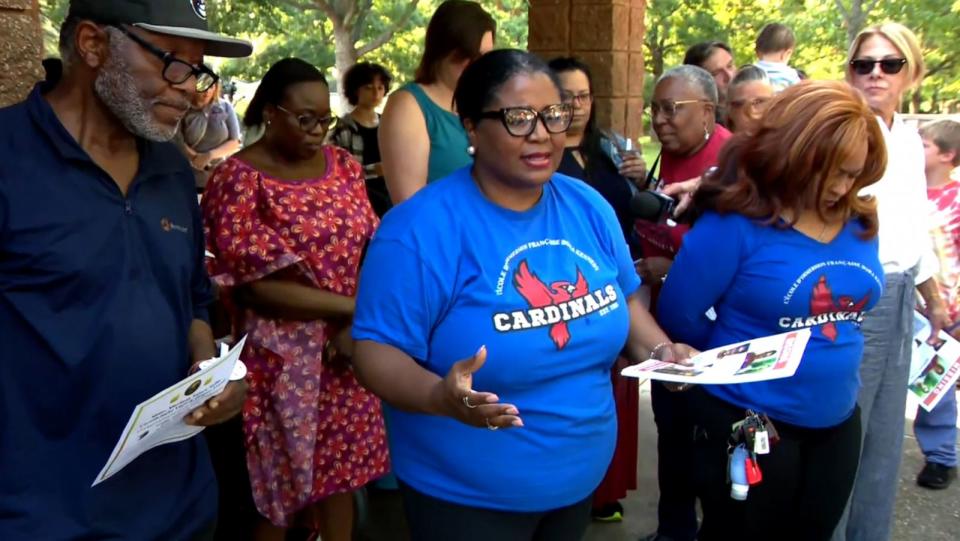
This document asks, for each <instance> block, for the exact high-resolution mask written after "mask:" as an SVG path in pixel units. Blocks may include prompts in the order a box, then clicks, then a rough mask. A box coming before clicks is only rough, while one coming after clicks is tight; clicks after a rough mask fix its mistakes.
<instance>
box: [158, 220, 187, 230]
mask: <svg viewBox="0 0 960 541" xmlns="http://www.w3.org/2000/svg"><path fill="white" fill-rule="evenodd" d="M160 229H163V231H164V232H165V233H170V232H171V231H176V232H178V233H189V232H190V230H189V229H187V228H186V227H183V226H182V225H177V224H175V223H173V222H171V221H170V219H169V218H160Z"/></svg>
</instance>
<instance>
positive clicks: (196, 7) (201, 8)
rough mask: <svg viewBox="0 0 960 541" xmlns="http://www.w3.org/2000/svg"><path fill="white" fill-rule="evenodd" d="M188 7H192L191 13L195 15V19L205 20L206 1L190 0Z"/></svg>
mask: <svg viewBox="0 0 960 541" xmlns="http://www.w3.org/2000/svg"><path fill="white" fill-rule="evenodd" d="M190 5H191V6H193V12H194V13H196V14H197V17H200V18H201V19H203V20H207V2H206V0H190Z"/></svg>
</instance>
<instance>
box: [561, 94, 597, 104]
mask: <svg viewBox="0 0 960 541" xmlns="http://www.w3.org/2000/svg"><path fill="white" fill-rule="evenodd" d="M562 97H563V103H571V104H576V105H583V104H586V103H593V94H591V93H589V92H583V93H580V94H573V93H571V92H563V93H562Z"/></svg>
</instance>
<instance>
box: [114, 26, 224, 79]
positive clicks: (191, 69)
mask: <svg viewBox="0 0 960 541" xmlns="http://www.w3.org/2000/svg"><path fill="white" fill-rule="evenodd" d="M114 28H116V29H117V30H120V31H121V32H123V33H124V34H126V36H127V37H128V38H130V39H132V40H133V41H134V42H135V43H136V44H137V45H139V46H141V47H143V48H144V49H146V50H147V51H148V52H150V53H151V54H153V55H154V56H156V57H157V58H159V59H160V60H162V61H163V80H165V81H166V82H168V83H170V84H174V85H179V84H182V83H184V82H186V81H187V79H189V78H191V77H196V80H197V92H198V93H201V94H202V93H204V92H206V91H207V90H210V89H211V88H213V85H215V84H217V81H219V80H220V76H219V75H217V74H216V73H214V72H213V70H211V69H210V68H208V67H207V66H205V65H203V64H200V65H199V66H194V65H193V64H191V63H189V62H186V61H183V60H180V59H179V58H177V57H176V56H173V53H171V52H169V51H164V50H163V49H161V48H159V47H157V46H156V45H154V44H152V43H150V42H149V41H147V40H145V39H143V38H141V37H140V36H138V35H136V34H134V33H133V32H131V31H130V30H129V29H127V28H126V27H124V26H114Z"/></svg>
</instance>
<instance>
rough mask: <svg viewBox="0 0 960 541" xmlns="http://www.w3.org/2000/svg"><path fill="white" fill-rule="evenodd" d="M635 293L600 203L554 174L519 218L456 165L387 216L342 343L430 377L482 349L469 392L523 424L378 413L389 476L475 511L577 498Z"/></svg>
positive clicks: (610, 428)
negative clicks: (401, 357) (388, 349)
mask: <svg viewBox="0 0 960 541" xmlns="http://www.w3.org/2000/svg"><path fill="white" fill-rule="evenodd" d="M639 285H640V280H639V278H638V277H637V274H636V272H635V271H634V269H633V264H632V262H631V260H630V257H629V254H628V252H627V246H626V243H625V242H624V240H623V235H622V234H621V233H620V226H619V225H618V223H617V219H616V215H615V214H614V212H613V210H612V209H611V208H610V205H609V204H607V203H606V202H605V201H604V200H603V198H602V197H601V196H600V194H598V193H597V192H596V191H595V190H593V188H590V187H589V186H587V185H585V184H584V183H582V182H580V181H578V180H575V179H572V178H570V177H566V176H563V175H559V174H556V175H554V176H553V178H552V179H551V180H550V182H548V183H547V184H546V185H545V187H544V191H543V196H542V198H541V200H540V201H539V202H538V203H537V204H536V205H535V206H534V207H533V208H532V209H530V210H528V211H525V212H515V211H511V210H508V209H504V208H502V207H499V206H497V205H495V204H493V203H492V202H490V201H489V200H487V199H486V198H485V197H484V196H483V195H482V193H481V192H480V190H479V189H478V187H477V186H476V184H475V183H474V182H473V180H472V178H471V175H470V170H469V169H467V168H464V169H460V170H458V171H457V172H455V173H454V174H452V175H451V176H449V177H447V178H446V179H444V181H443V182H437V183H434V184H430V185H429V186H427V187H426V188H425V189H423V190H421V191H419V192H417V194H416V195H415V196H414V197H412V198H411V199H410V200H409V201H407V202H405V203H403V204H402V205H400V206H398V207H395V208H394V209H393V210H391V211H390V212H389V213H388V214H387V215H386V217H385V218H384V221H383V223H382V225H381V226H380V229H379V230H378V231H377V233H376V235H375V236H374V239H373V242H372V243H371V245H370V249H369V252H368V253H367V257H366V261H365V263H364V266H363V270H362V272H361V276H360V291H359V294H358V297H357V309H356V315H355V317H354V323H353V336H354V338H355V339H356V340H372V341H375V342H379V343H382V344H387V345H390V346H393V347H396V348H398V349H400V350H402V351H403V352H405V353H406V354H408V355H410V356H411V357H412V358H414V359H417V360H418V362H420V363H421V364H422V366H424V367H425V368H426V369H428V370H430V371H431V372H434V373H436V374H439V375H441V376H442V375H445V374H446V373H447V372H448V371H449V369H450V367H451V366H452V365H453V363H454V362H456V361H459V360H461V359H465V358H468V357H470V356H472V355H473V354H474V353H475V352H476V351H477V349H478V348H479V347H480V346H481V345H486V346H487V351H488V356H487V361H486V364H485V365H484V366H483V368H481V369H480V370H479V371H478V372H477V373H476V374H474V383H473V386H474V389H476V390H479V391H488V392H493V393H496V394H497V395H498V396H499V397H500V400H501V401H503V402H504V403H512V404H515V405H516V406H517V408H518V409H519V410H520V416H521V417H522V418H523V421H524V425H525V426H524V427H523V428H516V429H508V430H498V431H490V430H487V429H485V428H475V427H472V426H467V425H465V424H462V423H460V422H459V421H457V420H454V419H451V418H447V417H438V416H431V415H421V414H413V413H407V412H403V411H399V410H397V409H394V408H390V407H389V406H387V411H388V415H389V429H388V434H389V439H390V451H391V456H392V461H393V466H394V471H395V472H396V474H397V477H399V478H400V479H402V480H403V481H404V482H406V483H408V484H409V485H411V486H412V487H413V488H415V489H417V490H418V491H421V492H423V493H425V494H429V495H431V496H434V497H436V498H440V499H442V500H446V501H451V502H455V503H458V504H462V505H468V506H474V507H482V508H491V509H500V510H509V511H544V510H548V509H554V508H557V507H561V506H565V505H570V504H573V503H576V502H578V501H580V500H582V499H584V498H586V497H587V496H588V495H589V494H590V493H591V492H592V491H593V490H594V489H595V488H596V487H597V485H598V484H599V483H600V480H601V479H602V478H603V476H604V473H605V472H606V470H607V466H608V465H609V463H610V459H611V457H612V455H613V448H614V445H615V443H616V438H617V427H616V423H617V421H616V415H615V410H614V404H613V392H612V389H611V387H610V369H611V367H612V365H613V363H614V361H615V360H616V357H617V354H618V353H619V352H620V350H621V349H622V348H623V346H624V344H625V342H626V338H627V331H628V326H629V311H628V308H627V298H626V297H627V295H630V294H632V293H634V292H635V291H636V289H637V287H638V286H639Z"/></svg>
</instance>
